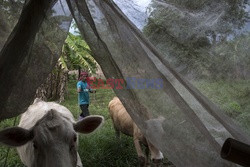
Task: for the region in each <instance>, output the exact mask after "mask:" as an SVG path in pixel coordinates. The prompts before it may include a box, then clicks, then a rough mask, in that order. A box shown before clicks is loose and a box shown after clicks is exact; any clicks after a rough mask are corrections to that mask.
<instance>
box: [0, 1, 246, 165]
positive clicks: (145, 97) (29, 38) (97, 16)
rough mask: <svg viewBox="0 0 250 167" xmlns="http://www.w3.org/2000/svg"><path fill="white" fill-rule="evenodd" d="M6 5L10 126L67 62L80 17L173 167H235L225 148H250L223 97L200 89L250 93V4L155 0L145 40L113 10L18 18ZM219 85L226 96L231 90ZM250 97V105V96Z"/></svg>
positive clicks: (61, 7)
mask: <svg viewBox="0 0 250 167" xmlns="http://www.w3.org/2000/svg"><path fill="white" fill-rule="evenodd" d="M7 2H8V1H3V2H2V4H1V11H0V12H1V16H0V17H1V18H0V19H1V20H3V22H2V21H1V24H2V25H3V29H1V30H0V32H1V39H0V42H1V43H0V44H1V48H2V50H1V55H0V79H1V82H0V94H1V97H0V108H1V112H0V114H1V115H0V119H1V120H2V119H5V118H9V117H13V116H16V115H18V114H20V113H22V112H24V111H25V109H26V108H27V107H28V104H29V103H30V102H31V101H32V98H33V95H34V93H35V90H36V88H37V87H38V86H39V84H40V83H41V80H45V78H46V77H47V75H48V74H49V72H50V71H51V69H52V68H53V66H54V64H55V62H56V60H57V59H58V56H59V54H60V51H61V50H60V47H61V46H62V44H63V42H64V40H65V37H66V33H67V31H68V27H69V25H70V21H71V16H70V13H71V14H72V17H73V18H74V19H75V21H76V23H77V26H78V28H79V30H80V33H81V35H82V36H83V38H84V39H85V41H86V42H87V43H88V45H89V46H90V48H91V50H92V52H93V54H94V58H95V60H96V61H97V62H98V63H99V64H100V66H101V68H102V70H103V72H104V75H105V77H106V78H107V79H110V80H112V79H116V81H119V82H120V84H122V85H123V87H122V88H121V87H114V91H115V93H116V95H117V96H118V97H119V98H120V100H121V101H122V103H123V104H124V106H125V107H126V109H127V111H128V112H129V114H130V115H131V117H132V118H133V120H134V121H135V122H136V124H137V125H138V127H139V128H140V129H141V130H142V132H143V133H144V135H145V136H146V137H147V138H148V139H149V140H150V141H151V142H152V143H154V145H155V146H156V147H157V148H160V149H161V151H162V152H163V153H164V154H165V155H166V156H167V157H168V158H169V159H170V161H172V162H173V163H174V164H175V165H176V166H236V165H235V164H233V163H231V162H229V161H225V160H223V159H222V158H221V157H220V150H221V147H222V144H223V143H224V141H225V140H226V139H227V138H234V139H237V140H239V141H242V142H244V143H247V144H250V138H249V136H248V134H249V131H250V130H249V129H248V128H247V126H245V127H244V126H242V124H241V123H240V120H241V119H236V117H233V118H230V117H229V116H228V114H226V113H225V112H224V111H223V110H222V109H221V108H222V107H223V106H220V105H222V103H219V102H220V99H219V100H217V101H216V100H214V98H215V99H216V98H217V96H216V94H207V92H206V89H202V88H199V89H197V88H196V87H195V86H194V85H199V86H200V85H201V84H200V83H202V81H204V80H205V81H207V82H210V83H211V84H213V83H212V80H216V81H221V80H223V81H227V82H230V84H231V85H234V84H236V81H237V80H241V82H243V81H244V83H245V84H246V85H247V84H248V85H249V78H250V75H249V72H250V69H249V63H250V61H249V46H248V43H247V42H248V39H249V32H248V31H247V27H248V26H249V25H248V14H249V5H248V3H247V1H239V2H237V3H236V2H235V3H234V2H231V1H229V0H223V1H216V0H212V1H208V0H203V1H202V2H199V3H198V2H196V1H178V0H162V1H160V0H155V1H152V2H151V7H150V14H149V15H148V17H149V18H148V22H147V24H146V26H145V27H144V29H143V32H144V34H143V33H142V32H141V31H140V30H139V29H137V27H136V26H135V25H133V23H132V22H131V21H130V20H129V19H128V18H127V17H126V16H125V15H124V14H123V13H122V11H121V10H120V9H119V8H118V6H117V5H116V4H115V3H114V2H113V1H111V0H105V1H102V0H87V1H75V0H66V1H64V0H62V1H58V2H57V1H56V0H55V1H46V2H43V1H42V0H39V1H35V0H28V1H26V2H23V3H21V4H19V5H20V6H19V9H20V11H21V9H22V7H23V9H22V12H19V13H20V15H17V16H16V13H15V15H14V12H13V11H12V10H10V9H7V8H6V7H4V5H6V4H5V3H7ZM68 8H69V9H68ZM7 16H8V17H11V18H12V19H13V20H15V22H17V24H15V23H12V24H10V23H8V22H7V21H6V19H5V18H6V17H7ZM17 20H18V21H17ZM152 30H154V31H152ZM145 35H147V37H148V38H146V37H145ZM230 63H231V64H230ZM117 79H118V80H117ZM123 82H124V83H123ZM197 83H199V84H197ZM217 83H218V82H217ZM219 83H221V84H219V85H217V86H221V89H218V90H219V91H218V94H223V93H224V92H223V91H224V89H223V86H224V85H223V84H224V82H219ZM115 84H117V83H115ZM234 88H235V87H233V86H232V89H234ZM201 91H202V93H201ZM245 91H246V93H245V96H244V97H242V98H244V99H247V97H248V96H249V91H250V89H249V87H246V89H245ZM204 94H206V95H209V96H210V97H209V98H207V97H206V96H205V95H204ZM211 100H212V101H211ZM217 102H218V103H217ZM245 103H249V102H247V101H246V102H245ZM232 105H234V106H236V108H237V107H239V106H240V105H238V104H235V103H232ZM249 112H250V111H248V112H247V113H245V114H246V115H245V117H246V119H245V121H246V120H247V118H249ZM248 120H249V119H248Z"/></svg>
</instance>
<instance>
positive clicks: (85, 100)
mask: <svg viewBox="0 0 250 167" xmlns="http://www.w3.org/2000/svg"><path fill="white" fill-rule="evenodd" d="M76 86H77V89H78V88H80V89H81V92H78V104H79V105H81V104H89V91H91V89H90V88H89V86H88V83H87V82H86V81H78V82H77V84H76Z"/></svg>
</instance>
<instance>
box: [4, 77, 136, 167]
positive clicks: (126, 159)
mask: <svg viewBox="0 0 250 167" xmlns="http://www.w3.org/2000/svg"><path fill="white" fill-rule="evenodd" d="M114 96H115V94H114V92H113V91H112V90H110V89H109V90H108V89H98V90H97V92H96V94H95V95H94V94H90V99H91V104H90V106H89V111H90V114H92V115H102V116H103V117H104V118H105V123H104V124H103V126H102V127H101V128H100V129H98V130H97V131H95V132H94V133H91V134H88V135H83V134H81V135H80V136H79V148H78V152H79V155H80V157H81V159H82V163H83V166H85V167H112V166H114V167H117V166H119V167H129V166H137V154H136V151H135V148H134V144H133V139H132V138H131V137H128V136H125V135H122V136H121V140H120V141H119V140H117V138H116V137H115V131H114V129H113V125H112V121H111V119H110V117H109V114H108V103H109V101H110V100H111V99H112V98H113V97H114ZM62 105H64V106H66V107H67V108H68V109H69V110H70V111H71V112H72V114H73V115H74V117H75V118H76V119H77V118H78V116H79V114H80V109H79V106H78V104H77V92H76V81H72V80H71V81H70V82H69V87H68V93H67V95H66V97H65V101H64V102H63V103H62ZM18 119H19V117H18ZM17 122H18V120H17ZM13 124H14V118H12V119H7V120H4V121H2V122H1V123H0V128H1V129H4V128H6V127H11V126H13ZM16 124H17V123H16ZM8 150H9V153H8V159H7V165H6V167H24V165H23V164H22V162H21V160H20V159H19V157H18V154H17V152H16V149H15V148H10V149H9V148H8V147H6V146H0V167H4V164H5V160H6V156H7V152H8Z"/></svg>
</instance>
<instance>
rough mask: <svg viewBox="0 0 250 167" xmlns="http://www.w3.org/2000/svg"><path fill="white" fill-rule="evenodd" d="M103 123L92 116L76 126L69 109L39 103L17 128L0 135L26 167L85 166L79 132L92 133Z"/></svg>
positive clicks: (34, 104) (9, 129)
mask: <svg viewBox="0 0 250 167" xmlns="http://www.w3.org/2000/svg"><path fill="white" fill-rule="evenodd" d="M103 121H104V118H103V117H102V116H89V117H86V118H84V119H82V120H80V121H78V122H75V121H74V118H73V115H72V114H71V112H70V111H69V110H68V109H67V108H66V107H64V106H62V105H60V104H57V103H54V102H44V101H41V100H37V99H36V100H35V102H34V103H33V104H32V105H31V106H30V107H29V108H28V110H27V111H26V112H25V113H24V114H23V115H22V116H21V120H20V123H19V125H18V127H12V128H7V129H5V130H3V131H1V132H0V142H1V143H3V144H6V145H9V146H15V147H17V151H18V154H19V156H20V158H21V160H22V162H23V163H24V164H25V165H26V166H27V167H59V166H60V167H76V166H82V163H81V159H80V157H79V155H78V152H77V142H78V139H77V138H78V135H77V132H80V133H84V134H87V133H91V132H93V131H94V130H95V129H96V128H98V127H99V126H100V125H101V124H102V123H103Z"/></svg>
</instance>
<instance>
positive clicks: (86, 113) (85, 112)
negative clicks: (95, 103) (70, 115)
mask: <svg viewBox="0 0 250 167" xmlns="http://www.w3.org/2000/svg"><path fill="white" fill-rule="evenodd" d="M80 108H81V110H82V113H81V114H80V116H81V117H83V118H84V117H86V116H89V104H81V105H80Z"/></svg>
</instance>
